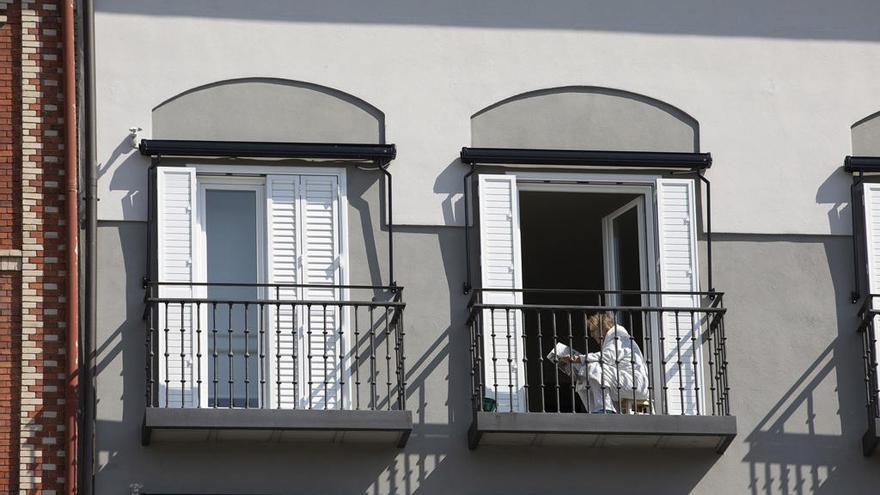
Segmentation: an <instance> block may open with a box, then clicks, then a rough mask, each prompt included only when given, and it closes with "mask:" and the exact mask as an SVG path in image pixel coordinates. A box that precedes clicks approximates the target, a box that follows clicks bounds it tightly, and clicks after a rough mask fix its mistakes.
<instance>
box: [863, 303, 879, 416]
mask: <svg viewBox="0 0 880 495" xmlns="http://www.w3.org/2000/svg"><path fill="white" fill-rule="evenodd" d="M875 298H880V294H870V295H868V297H866V298H865V304H864V305H863V306H862V308H861V310H860V311H859V318H860V322H859V334H860V335H861V337H862V363H863V364H864V368H865V398H866V402H865V404H866V407H867V412H868V422H869V424H870V425H872V427H873V425H874V423H875V422H876V420H877V419H880V401H878V396H880V392H878V390H880V387H878V381H877V325H878V324H880V309H875V306H876V305H875V304H874V303H875V300H876V301H880V299H875Z"/></svg>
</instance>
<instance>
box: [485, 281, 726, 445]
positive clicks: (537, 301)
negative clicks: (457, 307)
mask: <svg viewBox="0 0 880 495" xmlns="http://www.w3.org/2000/svg"><path fill="white" fill-rule="evenodd" d="M722 299H723V294H720V293H712V294H708V293H684V292H676V293H672V292H642V291H585V290H510V289H498V290H491V289H482V290H476V291H475V293H474V294H473V297H472V299H471V302H470V305H469V307H470V313H469V318H468V327H469V330H470V355H471V365H472V366H471V376H472V401H473V413H474V417H473V423H472V425H471V428H470V432H469V445H470V447H471V448H476V447H477V446H479V445H491V444H495V445H499V444H502V445H581V446H597V447H600V446H628V447H635V446H641V447H691V448H710V449H714V450H715V451H716V452H718V453H722V452H724V450H725V449H726V448H727V446H728V445H729V444H730V442H731V441H732V440H733V438H734V437H735V436H736V418H735V417H733V416H731V415H730V388H729V385H728V362H727V356H726V335H725V329H724V314H725V311H726V310H725V309H724V307H723V304H722ZM487 301H490V302H487ZM600 343H601V344H600ZM572 351H573V352H572ZM588 353H589V354H588ZM566 356H569V357H566ZM570 356H575V357H570Z"/></svg>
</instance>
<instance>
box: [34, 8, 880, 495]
mask: <svg viewBox="0 0 880 495" xmlns="http://www.w3.org/2000/svg"><path fill="white" fill-rule="evenodd" d="M94 7H95V12H94V19H93V22H91V23H90V25H91V26H93V29H94V47H93V49H94V56H93V57H92V60H91V63H93V64H94V66H93V70H94V77H93V79H92V80H90V81H89V82H88V83H89V84H93V86H94V91H93V94H94V101H93V104H94V107H95V111H94V115H93V119H92V122H90V123H89V124H88V127H87V128H86V131H87V132H89V133H91V137H92V138H93V139H94V140H95V147H94V155H95V163H94V164H91V165H93V166H94V167H96V168H95V173H96V174H97V181H98V182H97V196H98V199H99V201H98V206H97V211H96V216H97V218H96V219H97V236H96V244H95V254H96V256H97V265H96V266H97V279H96V281H95V283H96V289H97V300H96V305H97V313H96V314H95V327H94V331H95V333H94V338H95V341H94V342H93V343H90V344H89V351H90V352H89V354H90V355H92V356H93V359H92V360H91V361H90V363H89V364H90V370H91V379H92V380H93V382H92V383H93V385H94V391H95V414H94V418H91V419H92V420H93V425H94V451H93V453H92V456H91V458H92V459H93V462H94V464H93V465H92V466H91V468H90V471H91V472H92V475H91V476H90V479H89V480H88V484H89V485H90V489H91V491H92V492H93V493H99V494H105V493H106V494H110V493H136V492H140V493H164V494H171V493H193V494H194V493H227V494H244V493H311V492H320V493H449V492H450V491H452V490H455V491H457V492H464V493H535V492H539V491H548V492H549V491H553V492H557V491H570V490H578V491H587V490H591V489H595V490H597V491H603V492H609V491H614V492H622V493H642V492H650V493H686V492H694V493H708V492H713V493H744V492H745V493H749V492H751V493H787V492H840V493H874V492H876V490H877V488H878V487H880V469H878V468H880V466H878V462H880V461H878V457H880V456H878V455H876V454H875V455H873V456H866V455H864V454H866V453H871V451H872V447H873V445H874V443H876V442H875V439H876V420H875V417H876V407H877V406H876V391H877V386H876V379H875V378H874V376H875V375H874V372H875V367H876V364H875V363H876V358H875V357H874V356H875V353H874V349H875V341H874V339H873V337H872V327H873V319H872V318H871V316H870V315H871V313H870V311H868V312H867V313H865V312H860V308H862V305H864V304H865V302H866V301H868V303H869V305H868V306H867V308H868V309H869V310H870V309H871V308H872V307H873V306H872V305H870V302H871V298H870V297H869V296H868V294H870V293H872V292H877V291H880V287H878V288H877V289H874V285H873V284H874V281H873V279H872V277H871V275H872V273H873V270H874V269H873V266H874V262H873V260H872V259H871V254H872V253H873V246H874V243H873V240H872V239H873V237H872V236H871V233H872V231H871V226H872V225H873V222H872V219H873V218H874V217H873V214H874V212H873V210H872V208H871V205H872V204H873V203H872V202H871V200H872V198H873V192H872V191H873V187H874V186H872V185H871V184H873V182H872V180H873V179H872V178H871V171H872V170H874V169H873V168H872V166H876V164H873V162H872V160H871V159H870V157H872V156H877V155H880V125H878V122H880V118H877V117H876V115H877V114H876V112H877V111H878V110H880V95H878V93H877V91H876V85H875V84H874V83H873V81H875V80H876V79H877V77H878V76H880V74H878V72H880V66H878V65H877V64H876V63H874V61H875V60H877V59H878V57H880V44H878V42H880V39H878V38H880V35H878V33H877V30H876V19H877V18H878V16H880V7H878V6H876V5H874V4H872V3H871V2H865V1H859V0H848V1H846V2H843V3H841V2H837V3H836V4H835V5H833V6H830V5H827V4H826V2H820V1H808V2H800V3H798V4H797V5H793V4H792V5H789V4H788V3H786V2H777V3H776V4H772V5H767V4H766V3H765V2H752V1H746V2H737V3H735V4H733V3H732V4H730V5H723V6H721V5H709V4H705V3H700V2H687V1H677V2H672V3H671V4H666V5H663V6H660V5H656V6H655V5H647V4H645V3H644V2H618V3H616V4H614V5H613V6H609V5H605V4H604V3H603V2H574V1H566V0H558V1H551V2H541V3H540V5H534V6H532V5H526V4H515V5H514V4H510V3H509V2H482V3H480V4H479V5H471V3H467V2H441V3H427V2H416V3H410V4H406V5H401V4H399V3H395V2H373V3H364V2H344V3H342V4H334V5H330V4H318V3H312V2H259V3H253V4H248V5H244V4H241V3H237V2H220V3H216V2H215V3H210V4H209V3H205V2H184V3H181V2H139V3H132V2H123V1H115V0H101V1H97V2H95V6H94ZM87 24H89V23H87ZM872 115H873V116H874V117H871V116H872ZM848 155H853V156H856V157H860V158H861V159H862V160H861V161H860V160H858V159H856V160H855V165H856V166H855V167H854V168H853V167H850V168H848V169H847V170H844V158H845V157H846V156H848ZM91 165H90V166H91ZM859 167H861V168H859ZM43 178H44V179H46V177H43ZM854 180H855V181H856V186H855V187H853V184H854ZM23 221H24V220H23ZM25 231H26V232H27V230H26V229H25ZM23 266H26V265H23ZM878 266H880V265H878ZM865 315H868V316H865ZM591 317H593V318H594V321H593V324H592V325H591V323H590V318H591ZM609 321H610V325H607V326H606V323H609ZM591 328H596V329H599V331H601V329H602V328H607V329H610V330H609V333H608V335H611V337H608V336H604V337H603V336H600V338H599V339H597V340H596V341H591V337H590V332H592V331H594V330H591ZM615 329H618V330H615ZM624 329H625V331H623V330H624ZM860 329H861V330H862V332H861V333H860ZM863 342H867V343H866V344H865V345H863ZM560 344H561V346H559V345H560ZM609 346H610V347H609ZM615 346H617V347H615ZM620 346H624V347H626V348H628V349H625V350H624V351H621V350H620V348H619V347H620ZM567 349H574V350H576V351H578V352H580V353H586V352H588V351H589V352H602V353H605V352H606V351H608V352H611V353H612V354H611V358H610V361H605V360H604V359H605V358H597V359H598V361H594V362H592V363H591V364H587V363H580V364H583V367H582V368H578V369H579V370H581V371H578V370H576V369H574V368H566V366H565V365H560V366H557V365H555V364H554V363H553V361H554V360H555V359H558V357H559V356H560V355H561V354H562V353H564V352H565V351H566V350H567ZM609 349H613V350H609ZM551 350H552V351H554V352H556V354H552V353H551V352H550V351H551ZM626 351H628V352H626ZM620 352H623V354H619V353H620ZM603 355H605V354H603ZM620 355H625V356H626V358H625V359H622V360H621V359H619V358H617V356H620ZM591 359H593V358H591ZM611 363H613V364H611ZM621 363H622V364H621ZM604 366H611V368H610V371H608V370H606V369H605V368H604ZM871 400H873V401H874V402H873V403H871ZM22 404H24V402H22ZM866 406H867V408H866ZM872 408H874V409H872ZM866 409H867V411H868V414H866ZM600 412H601V413H603V414H599V413H600ZM605 413H614V414H605ZM866 432H867V433H866Z"/></svg>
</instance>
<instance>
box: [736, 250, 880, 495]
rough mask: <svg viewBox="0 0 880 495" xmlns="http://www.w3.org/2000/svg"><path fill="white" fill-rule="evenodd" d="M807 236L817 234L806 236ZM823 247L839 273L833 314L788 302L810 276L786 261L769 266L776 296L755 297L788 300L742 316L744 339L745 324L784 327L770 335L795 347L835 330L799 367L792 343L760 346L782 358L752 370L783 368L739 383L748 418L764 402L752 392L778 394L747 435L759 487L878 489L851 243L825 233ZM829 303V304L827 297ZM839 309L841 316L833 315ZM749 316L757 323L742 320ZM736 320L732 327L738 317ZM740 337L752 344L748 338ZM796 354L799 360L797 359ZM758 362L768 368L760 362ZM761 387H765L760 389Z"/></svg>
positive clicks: (758, 328) (753, 483) (752, 485)
mask: <svg viewBox="0 0 880 495" xmlns="http://www.w3.org/2000/svg"><path fill="white" fill-rule="evenodd" d="M804 242H805V243H814V242H816V241H815V239H804ZM824 251H825V256H826V259H827V263H828V266H829V269H830V273H831V277H832V284H833V288H832V290H833V297H834V301H835V303H834V305H833V306H832V308H829V310H828V311H827V314H817V313H816V310H809V309H804V306H805V305H806V304H808V302H807V301H800V303H801V304H797V302H796V301H795V302H794V304H787V303H786V302H785V301H784V298H785V296H784V295H780V294H782V292H780V291H786V289H787V288H788V287H791V286H792V285H791V284H794V283H797V282H800V283H801V284H802V285H801V286H803V283H804V281H803V278H802V275H799V274H797V272H792V274H793V275H786V274H785V271H786V270H787V268H781V269H779V271H778V273H768V274H766V275H767V277H769V278H772V279H774V280H769V281H768V284H767V285H768V286H769V287H768V288H766V289H762V290H767V291H769V293H771V294H772V293H775V296H774V295H771V294H762V295H759V296H756V297H759V298H766V300H768V301H772V302H773V304H779V305H782V306H784V307H782V308H776V309H774V308H773V307H772V304H765V305H763V306H761V305H754V306H752V307H753V310H752V311H750V312H749V313H750V314H749V315H747V316H745V318H746V319H745V320H743V319H742V318H743V315H740V316H739V317H738V324H737V327H738V328H737V330H738V333H739V334H740V336H739V340H741V341H742V340H750V336H748V335H743V334H744V333H746V332H749V333H751V334H752V335H756V334H760V333H762V332H771V333H777V332H779V331H785V332H786V336H784V337H781V336H778V335H771V336H767V342H768V343H769V342H773V341H777V342H778V340H777V339H780V338H781V339H783V340H784V339H787V338H790V339H792V341H791V342H790V346H791V348H792V349H808V348H811V347H813V348H815V345H814V344H815V343H818V342H828V341H829V338H828V337H829V334H831V335H832V337H831V338H830V343H829V344H828V345H827V346H826V347H825V348H824V349H823V350H822V351H821V352H820V353H819V355H818V356H817V357H816V358H815V359H813V360H812V361H811V362H809V364H808V365H807V366H806V367H805V368H803V369H801V370H799V375H795V373H793V371H794V370H791V369H790V368H787V366H788V361H789V360H791V356H789V353H790V351H782V350H780V351H781V352H778V353H766V352H765V353H763V354H761V356H762V357H764V358H766V357H768V356H769V357H770V358H777V357H778V362H775V363H774V362H770V363H766V362H764V363H757V362H755V363H753V364H754V365H755V367H756V369H755V370H753V371H752V372H751V375H750V376H751V377H752V378H753V379H754V378H755V377H756V376H757V375H756V373H761V371H767V370H776V372H777V373H779V375H778V376H775V377H769V378H768V379H766V380H763V381H762V383H760V384H757V383H751V384H749V383H742V382H740V383H738V384H737V386H736V388H735V389H734V390H733V393H734V395H735V396H734V402H735V404H737V409H739V411H734V412H735V413H737V414H738V416H740V417H741V418H742V417H747V416H748V415H749V414H748V413H746V414H743V412H744V411H742V410H743V409H751V408H753V407H759V406H758V405H757V404H753V403H750V398H749V394H752V393H756V392H757V393H767V392H770V393H772V394H773V395H775V396H778V397H779V399H778V400H777V401H776V403H775V404H773V405H772V406H771V407H770V408H769V410H768V412H766V413H765V414H764V415H763V417H761V418H760V420H759V421H758V422H757V424H755V426H754V427H753V428H752V429H751V431H750V432H749V433H748V436H747V437H746V438H745V443H746V445H747V451H746V453H745V456H744V457H743V461H744V462H746V463H747V464H748V469H749V484H748V487H749V490H750V492H751V493H752V494H754V495H757V494H764V493H767V494H770V493H829V494H830V493H868V492H869V491H871V492H872V491H873V490H867V488H866V485H865V483H866V482H867V481H866V479H865V476H866V472H867V473H870V472H875V473H876V472H877V469H876V468H877V461H876V460H871V459H865V458H863V457H862V456H861V437H862V434H863V433H864V431H865V429H866V426H867V418H866V414H865V405H864V403H865V398H864V393H863V386H862V384H863V382H864V378H863V372H862V371H863V370H862V366H861V360H860V359H859V358H860V356H861V348H860V340H859V337H858V333H857V332H856V328H857V320H856V318H855V313H856V306H855V305H853V304H851V302H850V292H851V290H852V288H851V287H850V285H851V283H852V278H851V276H850V274H851V273H852V270H851V268H850V267H851V259H850V258H849V256H847V255H848V254H849V250H848V245H847V243H845V242H842V241H841V240H838V239H826V240H825V241H824ZM744 256H747V255H744ZM801 262H802V261H801ZM795 263H798V262H797V261H796V262H795ZM777 275H778V277H777ZM788 276H791V280H787V279H785V277H788ZM798 279H799V280H798ZM820 283H821V281H818V280H817V281H816V284H815V286H814V290H815V291H816V292H817V293H818V294H821V296H817V297H822V298H823V299H825V298H826V296H827V294H824V291H823V290H821V289H822V288H821V287H818V286H819V284H820ZM801 290H803V289H801ZM811 297H812V296H811ZM731 299H735V297H734V298H731ZM729 303H730V304H729V306H730V307H734V306H736V307H739V308H745V307H747V306H748V305H743V304H738V305H737V304H736V303H735V301H729ZM824 307H826V308H827V307H828V306H827V304H826V305H824ZM832 310H833V312H834V313H833V314H834V317H831V311H832ZM764 311H768V312H776V313H778V314H779V315H780V316H778V317H777V318H783V319H784V320H786V321H785V322H786V323H787V325H785V326H782V325H777V324H775V323H776V322H775V320H774V319H772V318H773V317H770V316H768V318H769V319H765V318H764V316H763V315H762V312H764ZM780 311H781V312H780ZM819 311H821V310H819ZM738 312H739V311H738ZM743 322H747V324H751V325H755V327H753V328H749V329H745V328H739V326H741V325H742V324H743ZM730 327H731V328H733V325H731V326H730ZM757 338H760V336H758V337H757ZM739 345H740V346H742V345H746V346H748V344H747V343H743V342H740V343H739ZM768 345H769V344H768ZM796 353H797V351H796V352H795V354H796ZM755 354H758V352H755ZM742 359H746V360H749V359H754V357H753V356H741V357H740V360H742ZM791 361H792V362H795V361H796V359H794V360H791ZM743 362H744V361H743ZM758 367H760V368H761V369H760V370H757V368H758ZM734 373H736V371H735V370H734ZM788 376H797V378H796V379H795V380H794V383H792V384H791V385H790V386H789V387H788V388H787V389H784V390H779V391H778V393H776V392H774V391H772V390H766V387H768V386H770V387H772V386H773V382H775V381H777V380H778V381H780V382H781V381H783V380H787V378H786V377H788ZM761 387H764V388H762V389H760V390H758V388H761ZM755 412H758V411H755ZM865 464H873V466H865ZM874 479H875V481H874V482H876V483H880V473H878V475H877V476H875V477H874ZM866 490H867V491H866Z"/></svg>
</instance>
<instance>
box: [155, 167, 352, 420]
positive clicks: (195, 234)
mask: <svg viewBox="0 0 880 495" xmlns="http://www.w3.org/2000/svg"><path fill="white" fill-rule="evenodd" d="M186 166H187V167H190V168H192V169H194V171H195V173H194V174H193V177H192V184H191V191H193V193H192V194H193V195H194V197H193V198H192V205H191V208H192V209H193V212H192V215H191V226H190V227H191V235H192V237H191V239H192V240H191V243H192V251H193V257H192V259H191V270H192V272H191V273H192V280H193V282H205V281H207V274H206V272H205V270H206V267H205V263H204V260H197V259H195V258H196V257H201V256H202V255H203V254H204V244H205V237H204V236H205V233H204V232H203V229H202V227H203V225H204V224H203V221H204V218H203V215H204V212H203V209H204V201H203V190H204V187H203V184H209V185H212V186H215V187H216V188H218V189H223V188H226V189H247V185H250V186H251V187H253V188H254V189H259V187H258V186H257V185H258V184H259V185H260V186H262V188H261V189H260V190H259V191H258V193H257V194H258V198H257V201H258V207H257V210H258V215H260V214H262V216H263V220H262V222H261V224H262V226H261V227H260V228H261V230H262V236H261V238H260V239H258V253H259V255H260V256H261V257H262V258H263V259H262V260H259V261H258V264H259V266H260V268H261V270H263V272H262V273H260V274H259V276H260V278H259V279H258V283H264V282H266V280H267V278H266V277H267V275H268V273H269V272H268V270H269V268H270V267H269V266H268V259H269V252H268V249H269V243H268V238H267V236H268V226H267V225H265V223H266V221H265V217H266V190H265V183H266V178H265V177H266V176H267V175H296V176H307V175H311V176H334V177H335V178H336V184H337V188H338V189H337V201H338V208H339V246H338V247H339V263H340V266H339V272H340V273H339V284H340V285H344V286H347V285H349V284H350V279H349V270H348V267H349V260H348V253H349V250H348V244H349V225H348V183H347V180H346V177H347V174H346V169H345V168H344V167H324V166H286V165H271V166H269V165H247V166H242V165H217V164H207V163H187V164H186ZM159 177H160V178H159V179H158V181H157V191H161V188H162V187H163V180H162V178H161V177H162V175H161V174H160V175H159ZM157 241H158V249H157V255H158V256H160V257H161V256H162V255H163V243H162V238H161V232H159V237H158V238H157ZM160 273H161V272H160ZM191 287H193V286H191ZM340 292H341V300H343V301H348V300H350V298H351V297H350V289H348V288H345V289H342V290H341V291H340ZM204 295H205V290H204V287H201V288H200V287H193V292H192V297H201V296H204ZM343 313H345V312H343ZM341 318H342V325H343V329H344V330H343V331H344V332H345V335H344V338H345V340H346V342H348V343H350V344H352V345H353V344H354V343H353V341H352V336H351V329H350V321H349V320H350V318H349V316H348V315H347V314H343V315H342V316H341ZM203 321H207V320H203ZM351 349H352V347H351V346H349V349H348V353H347V354H349V355H347V356H346V359H345V364H344V372H345V375H344V378H343V379H344V380H345V382H346V385H345V387H344V389H343V394H345V395H344V399H343V400H344V401H345V403H346V404H349V405H350V403H351V397H352V393H353V389H352V383H351V375H352V366H354V365H355V363H354V362H353V356H352V355H351ZM202 361H203V362H202V363H201V368H202V370H201V373H202V376H204V377H207V376H208V375H207V360H204V359H203V360H202ZM270 361H271V357H270V359H267V362H266V363H265V365H266V366H270V367H271V366H272V363H271V362H270ZM160 369H161V367H160ZM270 369H271V368H270ZM263 372H266V373H267V372H268V371H266V370H264V371H263ZM300 386H302V384H300ZM267 387H269V385H267ZM269 388H270V389H271V387H269ZM207 392H208V386H206V385H205V384H204V383H203V384H202V387H201V388H200V390H198V391H197V392H196V394H195V396H196V397H195V399H196V400H197V401H198V406H197V407H207V404H208V400H207V399H208V397H207ZM264 397H265V398H266V402H265V404H263V405H262V407H272V406H274V404H272V403H273V402H274V400H275V399H274V398H272V393H270V391H265V394H264Z"/></svg>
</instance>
